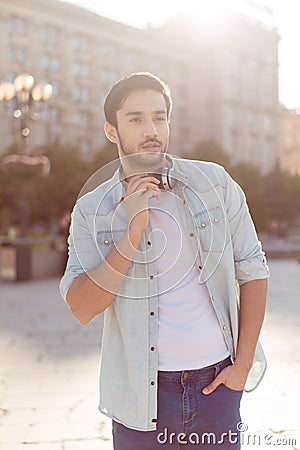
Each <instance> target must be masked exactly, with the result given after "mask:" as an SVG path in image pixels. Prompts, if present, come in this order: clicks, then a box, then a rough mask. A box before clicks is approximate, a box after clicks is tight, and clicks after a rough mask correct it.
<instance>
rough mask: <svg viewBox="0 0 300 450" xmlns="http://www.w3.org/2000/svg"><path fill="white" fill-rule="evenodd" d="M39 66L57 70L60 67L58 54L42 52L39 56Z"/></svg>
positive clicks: (52, 70)
mask: <svg viewBox="0 0 300 450" xmlns="http://www.w3.org/2000/svg"><path fill="white" fill-rule="evenodd" d="M41 66H42V69H45V70H50V71H51V72H58V71H59V69H60V59H59V57H58V56H50V55H47V54H43V55H42V56H41Z"/></svg>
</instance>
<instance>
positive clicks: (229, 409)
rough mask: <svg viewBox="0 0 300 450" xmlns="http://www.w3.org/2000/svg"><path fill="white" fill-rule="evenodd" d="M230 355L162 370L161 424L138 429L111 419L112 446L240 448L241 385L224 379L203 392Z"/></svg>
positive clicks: (126, 449) (117, 449) (125, 449)
mask: <svg viewBox="0 0 300 450" xmlns="http://www.w3.org/2000/svg"><path fill="white" fill-rule="evenodd" d="M231 364H232V363H231V361H230V358H226V359H225V360H224V361H221V362H219V363H216V364H213V365H211V366H208V367H204V368H202V369H197V370H183V371H178V372H177V371H176V372H166V371H160V372H159V373H158V415H157V430H155V431H137V430H132V429H130V428H127V427H125V426H124V425H121V424H120V423H118V422H116V421H113V441H114V450H158V449H159V450H164V449H188V450H192V449H194V450H195V449H196V448H197V447H198V448H199V447H200V448H201V449H212V448H213V447H214V448H220V449H221V450H229V449H230V450H238V449H240V443H239V431H238V430H237V423H238V422H240V420H241V418H240V401H241V397H242V392H243V391H235V390H232V389H230V388H228V387H227V386H225V385H223V384H222V385H220V386H218V388H217V389H216V390H215V391H214V392H212V393H211V394H209V395H204V394H202V389H203V388H204V387H205V386H207V385H208V384H209V383H210V382H211V381H212V380H213V379H214V378H215V377H216V376H217V375H218V373H219V372H220V371H221V370H222V369H224V368H225V367H226V366H229V365H231Z"/></svg>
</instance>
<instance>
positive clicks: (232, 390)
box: [220, 383, 244, 394]
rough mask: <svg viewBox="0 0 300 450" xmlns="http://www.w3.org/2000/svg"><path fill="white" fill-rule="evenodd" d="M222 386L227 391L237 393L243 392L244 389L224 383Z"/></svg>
mask: <svg viewBox="0 0 300 450" xmlns="http://www.w3.org/2000/svg"><path fill="white" fill-rule="evenodd" d="M220 387H221V388H223V389H224V390H225V391H229V392H234V393H235V394H242V393H243V391H244V390H243V389H231V388H230V387H228V386H226V384H224V383H222V384H220Z"/></svg>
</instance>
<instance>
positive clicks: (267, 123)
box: [263, 115, 274, 138]
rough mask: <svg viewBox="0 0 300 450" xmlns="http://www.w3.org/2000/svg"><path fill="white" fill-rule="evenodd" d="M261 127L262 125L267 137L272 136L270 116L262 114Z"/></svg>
mask: <svg viewBox="0 0 300 450" xmlns="http://www.w3.org/2000/svg"><path fill="white" fill-rule="evenodd" d="M263 127H264V134H265V136H267V137H268V138H271V137H272V136H273V132H274V129H273V118H272V117H271V116H267V115H264V116H263Z"/></svg>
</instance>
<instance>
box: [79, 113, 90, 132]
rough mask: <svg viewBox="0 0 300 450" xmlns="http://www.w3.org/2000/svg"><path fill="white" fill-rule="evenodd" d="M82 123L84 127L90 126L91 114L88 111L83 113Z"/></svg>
mask: <svg viewBox="0 0 300 450" xmlns="http://www.w3.org/2000/svg"><path fill="white" fill-rule="evenodd" d="M81 124H82V126H83V128H88V127H89V125H90V115H89V113H87V112H83V113H82V115H81Z"/></svg>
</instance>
